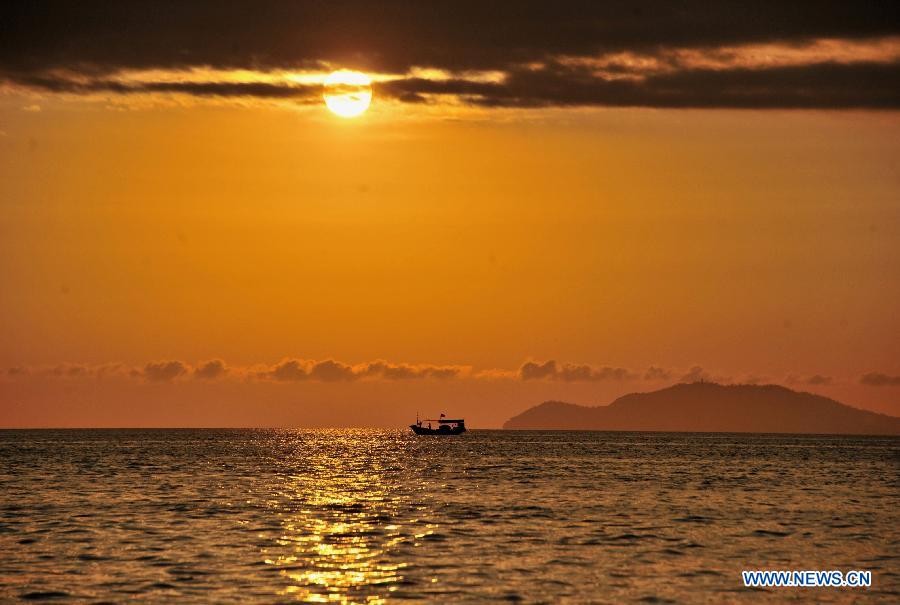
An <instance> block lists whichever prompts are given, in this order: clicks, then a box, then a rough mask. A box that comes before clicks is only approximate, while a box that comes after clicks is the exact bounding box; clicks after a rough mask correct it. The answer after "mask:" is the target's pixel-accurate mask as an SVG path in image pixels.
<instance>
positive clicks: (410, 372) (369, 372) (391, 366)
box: [359, 361, 463, 380]
mask: <svg viewBox="0 0 900 605" xmlns="http://www.w3.org/2000/svg"><path fill="white" fill-rule="evenodd" d="M462 370H463V369H462V368H461V367H459V366H432V365H411V364H404V363H400V364H396V363H389V362H387V361H373V362H372V363H369V364H366V366H365V368H364V369H362V370H360V372H359V373H360V375H363V376H380V377H381V378H386V379H387V380H410V379H416V378H455V377H457V376H459V374H460V373H461V372H462Z"/></svg>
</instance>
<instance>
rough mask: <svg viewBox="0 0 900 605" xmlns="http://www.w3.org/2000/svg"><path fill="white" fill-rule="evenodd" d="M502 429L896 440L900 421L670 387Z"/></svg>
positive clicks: (756, 393)
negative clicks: (817, 435)
mask: <svg viewBox="0 0 900 605" xmlns="http://www.w3.org/2000/svg"><path fill="white" fill-rule="evenodd" d="M503 428H505V429H561V430H604V431H676V432H678V431H697V432H738V433H833V434H847V435H900V418H896V417H894V416H887V415H885V414H877V413H875V412H868V411H866V410H860V409H857V408H854V407H850V406H848V405H844V404H843V403H840V402H838V401H835V400H833V399H828V398H827V397H822V396H820V395H814V394H812V393H802V392H798V391H793V390H791V389H788V388H785V387H782V386H777V385H749V384H739V385H721V384H716V383H711V382H695V383H690V384H676V385H674V386H671V387H668V388H665V389H660V390H658V391H653V392H650V393H632V394H630V395H625V396H623V397H619V398H618V399H616V400H615V401H613V402H612V403H611V404H609V405H605V406H597V407H587V406H582V405H574V404H571V403H564V402H561V401H546V402H544V403H542V404H540V405H537V406H535V407H533V408H530V409H528V410H525V411H524V412H522V413H521V414H519V415H518V416H515V417H513V418H511V419H509V420H508V421H507V422H506V424H504V425H503Z"/></svg>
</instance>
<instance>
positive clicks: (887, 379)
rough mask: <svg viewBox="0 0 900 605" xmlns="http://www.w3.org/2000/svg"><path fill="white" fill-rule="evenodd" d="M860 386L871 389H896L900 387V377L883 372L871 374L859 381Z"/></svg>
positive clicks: (864, 375) (865, 375)
mask: <svg viewBox="0 0 900 605" xmlns="http://www.w3.org/2000/svg"><path fill="white" fill-rule="evenodd" d="M859 382H860V384H865V385H868V386H870V387H896V386H900V376H891V375H889V374H883V373H881V372H869V373H868V374H863V375H862V376H861V377H860V379H859Z"/></svg>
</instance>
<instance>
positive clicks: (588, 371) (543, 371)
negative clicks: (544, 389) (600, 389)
mask: <svg viewBox="0 0 900 605" xmlns="http://www.w3.org/2000/svg"><path fill="white" fill-rule="evenodd" d="M519 378H521V379H522V380H541V379H552V380H562V381H564V382H584V381H599V380H632V379H634V378H637V375H636V374H633V373H632V372H630V371H628V370H626V369H625V368H614V367H610V366H604V367H600V368H594V367H591V366H589V365H585V364H563V365H561V366H560V365H557V363H556V361H555V360H552V359H551V360H549V361H545V362H544V363H537V362H534V361H528V362H526V363H524V364H522V367H521V368H519Z"/></svg>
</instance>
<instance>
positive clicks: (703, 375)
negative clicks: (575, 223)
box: [679, 366, 753, 383]
mask: <svg viewBox="0 0 900 605" xmlns="http://www.w3.org/2000/svg"><path fill="white" fill-rule="evenodd" d="M750 378H753V376H750ZM731 379H732V377H731V376H717V375H713V374H710V373H709V372H707V371H706V370H704V369H703V368H702V367H701V366H694V367H692V368H691V369H690V370H688V372H687V373H686V374H684V375H683V376H682V377H681V378H680V379H679V382H718V383H728V382H731Z"/></svg>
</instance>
